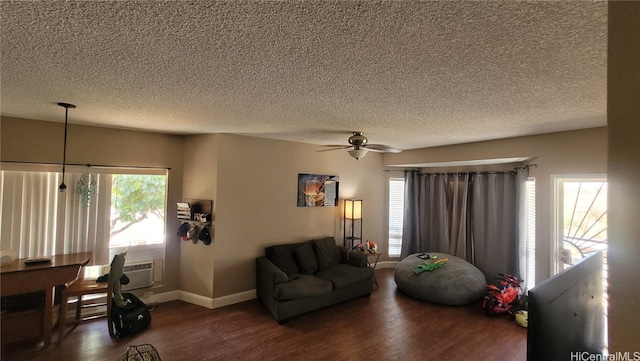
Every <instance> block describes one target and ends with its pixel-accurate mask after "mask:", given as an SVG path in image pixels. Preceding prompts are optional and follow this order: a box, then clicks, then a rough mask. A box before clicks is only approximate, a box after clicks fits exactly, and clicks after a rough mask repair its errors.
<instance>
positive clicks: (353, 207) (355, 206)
mask: <svg viewBox="0 0 640 361" xmlns="http://www.w3.org/2000/svg"><path fill="white" fill-rule="evenodd" d="M344 218H347V219H361V218H362V199H345V200H344Z"/></svg>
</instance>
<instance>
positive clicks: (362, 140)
mask: <svg viewBox="0 0 640 361" xmlns="http://www.w3.org/2000/svg"><path fill="white" fill-rule="evenodd" d="M349 144H351V145H326V146H325V147H328V149H323V150H321V151H320V152H327V151H330V150H340V149H349V150H348V151H347V152H348V153H349V155H350V156H352V157H353V158H355V159H356V160H358V159H360V158H362V157H364V156H365V155H367V152H369V151H371V152H378V153H400V152H402V151H401V150H400V149H395V148H390V147H387V146H384V145H380V144H369V140H368V139H367V137H365V136H364V134H362V132H353V135H352V136H350V137H349Z"/></svg>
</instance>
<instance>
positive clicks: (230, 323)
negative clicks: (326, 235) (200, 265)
mask: <svg viewBox="0 0 640 361" xmlns="http://www.w3.org/2000/svg"><path fill="white" fill-rule="evenodd" d="M376 278H377V280H378V283H379V284H380V289H378V290H374V292H373V294H372V295H371V297H368V298H358V299H355V300H351V301H347V302H345V303H342V304H340V305H336V306H332V307H328V308H325V309H322V310H318V311H315V312H312V313H308V314H305V315H302V316H299V317H296V318H293V319H291V320H289V321H288V322H287V323H285V324H284V325H279V324H278V323H277V322H276V321H275V320H274V319H273V318H272V317H271V315H270V314H269V313H268V311H267V310H266V309H265V308H264V307H262V305H261V304H260V303H259V302H258V301H257V300H251V301H247V302H243V303H239V304H236V305H232V306H227V307H223V308H218V309H214V310H209V309H207V308H203V307H199V306H194V305H191V304H189V303H185V302H182V301H172V302H167V303H162V304H160V305H158V306H157V307H156V308H155V309H154V310H153V311H152V312H151V317H152V321H151V325H150V327H149V328H148V329H146V330H145V331H143V332H142V333H140V334H137V335H134V336H131V337H128V338H124V339H112V338H110V337H109V333H108V331H107V328H106V319H99V320H95V321H91V322H88V323H84V324H81V325H80V326H78V327H77V328H75V329H73V330H71V331H70V332H69V333H68V334H67V336H66V337H65V340H64V343H63V344H62V345H60V346H58V345H57V344H55V343H54V344H53V345H52V346H50V347H49V348H46V349H38V348H37V347H35V345H34V344H33V343H23V344H13V345H8V346H5V347H3V348H2V360H12V361H22V360H47V361H52V360H92V361H97V360H117V359H118V357H119V356H120V355H121V354H122V353H124V352H125V351H126V349H127V346H129V345H140V344H146V343H149V344H152V345H154V346H155V347H156V349H157V350H158V352H159V353H160V356H161V357H162V359H163V360H165V361H167V360H322V361H329V360H475V361H484V360H487V361H488V360H492V361H493V360H511V361H516V360H526V334H527V332H526V329H524V328H521V327H520V326H518V325H516V324H515V322H513V321H512V320H511V319H510V318H509V317H507V316H504V317H503V316H492V317H489V316H486V315H485V314H484V311H483V310H482V308H481V307H480V305H479V304H474V305H470V306H464V307H454V306H441V305H434V304H429V303H426V302H422V301H418V300H415V299H412V298H410V297H408V296H406V295H404V294H403V293H402V292H400V291H398V290H397V288H396V284H395V282H394V280H393V270H392V269H380V270H376ZM54 342H55V340H54Z"/></svg>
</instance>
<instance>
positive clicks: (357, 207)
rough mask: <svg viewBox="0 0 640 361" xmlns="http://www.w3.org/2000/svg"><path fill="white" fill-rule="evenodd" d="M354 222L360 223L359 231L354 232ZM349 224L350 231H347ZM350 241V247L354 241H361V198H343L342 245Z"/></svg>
mask: <svg viewBox="0 0 640 361" xmlns="http://www.w3.org/2000/svg"><path fill="white" fill-rule="evenodd" d="M356 223H360V233H358V234H356ZM347 226H349V229H350V233H347ZM347 241H350V243H351V248H353V247H354V245H355V243H356V241H360V242H362V199H345V200H344V245H345V247H346V246H347Z"/></svg>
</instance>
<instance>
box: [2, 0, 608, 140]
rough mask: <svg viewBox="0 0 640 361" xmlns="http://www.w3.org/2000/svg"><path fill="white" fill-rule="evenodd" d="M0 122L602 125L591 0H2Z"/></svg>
mask: <svg viewBox="0 0 640 361" xmlns="http://www.w3.org/2000/svg"><path fill="white" fill-rule="evenodd" d="M0 6H1V8H0V10H1V11H0V14H1V15H0V17H1V18H0V20H1V24H0V26H1V27H0V31H1V49H0V51H1V52H0V65H1V67H0V70H1V93H2V98H1V100H2V103H1V105H2V107H1V110H2V115H4V116H12V117H19V118H29V119H41V120H48V121H57V122H63V121H64V111H63V110H62V109H61V108H59V107H58V106H56V105H55V103H56V102H60V101H61V102H69V103H73V104H75V105H77V106H78V108H76V109H73V110H72V111H70V113H69V114H70V115H69V121H70V123H76V124H89V125H100V126H108V127H116V128H127V129H141V130H151V131H157V132H166V133H175V134H201V133H233V134H244V135H252V136H259V137H266V138H273V139H282V140H290V141H299V142H305V143H312V144H345V143H346V140H347V138H348V136H349V135H350V132H351V131H358V130H359V131H363V132H364V134H365V135H366V136H367V137H368V138H369V141H370V142H371V143H378V144H385V145H388V146H393V147H397V148H400V149H413V148H422V147H428V146H436V145H444V144H455V143H463V142H470V141H478V140H488V139H497V138H505V137H512V136H520V135H528V134H539V133H546V132H554V131H562V130H571V129H582V128H590V127H598V126H605V125H606V48H607V41H606V36H607V33H606V32H607V5H606V2H603V1H598V2H595V1H594V2H589V1H562V2H559V1H558V2H556V1H551V2H547V1H533V2H524V1H486V2H485V1H457V2H451V1H437V2H415V1H393V2H389V1H366V2H359V1H267V2H258V1H168V2H164V1H135V2H133V1H100V2H90V1H78V2H76V1H68V2H67V1H65V2H59V1H56V2H53V1H26V2H24V1H19V2H10V1H4V0H3V1H2V2H1V5H0Z"/></svg>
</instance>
